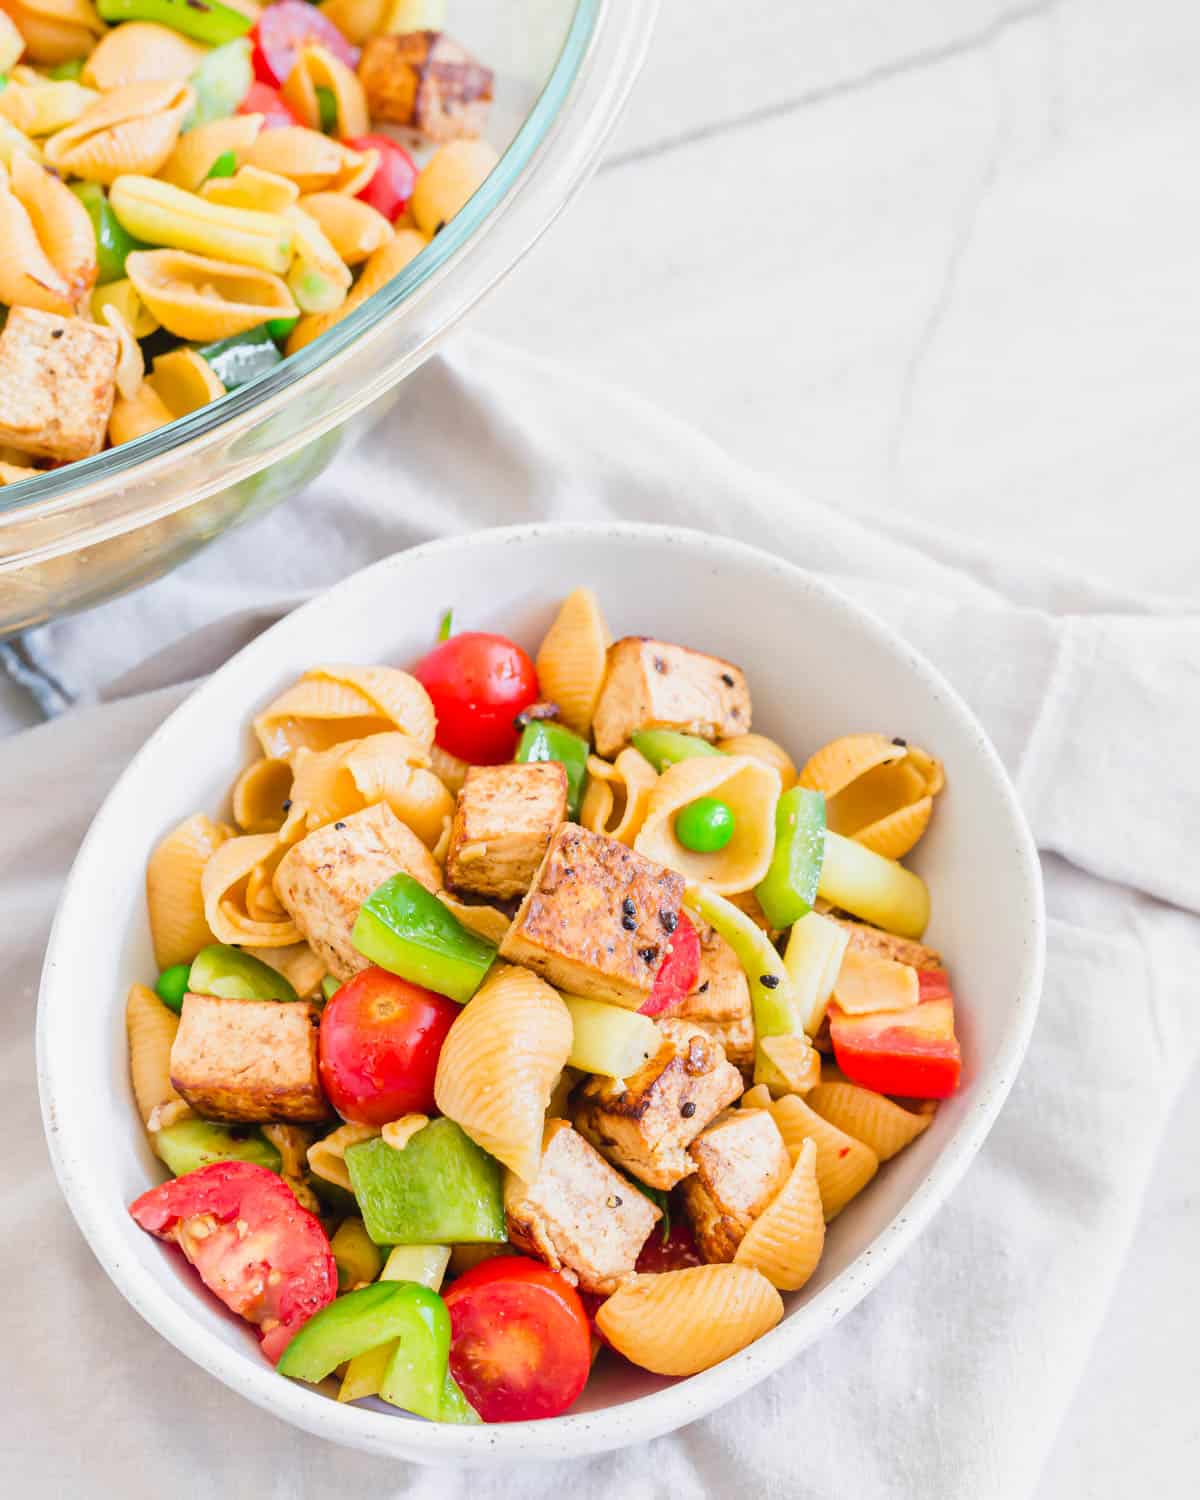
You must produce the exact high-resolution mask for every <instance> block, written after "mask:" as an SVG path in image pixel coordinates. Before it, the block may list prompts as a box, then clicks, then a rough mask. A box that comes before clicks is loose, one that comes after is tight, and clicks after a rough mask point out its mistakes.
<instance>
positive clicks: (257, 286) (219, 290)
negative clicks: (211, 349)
mask: <svg viewBox="0 0 1200 1500" xmlns="http://www.w3.org/2000/svg"><path fill="white" fill-rule="evenodd" d="M125 270H126V272H127V273H128V275H129V279H130V281H131V282H132V283H133V286H134V290H135V291H136V292H137V294H138V296H139V297H140V298H141V300H142V302H143V303H145V305H146V307H147V308H149V310H150V312H151V313H152V314H153V315H154V317H156V318H157V319H158V321H159V322H160V323H161V324H162V326H163V327H164V328H165V329H166V330H167V331H168V333H173V334H175V335H176V336H177V337H178V338H181V339H193V340H195V341H196V342H197V343H209V342H211V341H212V340H214V339H223V338H229V337H230V336H231V335H232V334H235V333H245V331H246V330H247V329H248V328H257V327H258V326H259V324H261V323H265V322H266V321H267V320H268V319H269V318H289V317H294V316H295V315H296V314H297V313H298V312H299V308H298V307H297V306H296V304H295V303H294V302H293V301H292V294H291V293H290V292H289V291H288V289H287V287H286V286H285V285H284V283H283V281H282V279H281V278H280V277H278V276H275V275H273V274H272V273H271V272H270V271H258V270H255V269H253V268H252V267H250V266H235V265H233V264H232V263H231V262H229V261H223V260H210V259H208V257H207V256H203V255H193V254H192V252H191V251H190V250H135V251H134V252H133V253H132V254H131V255H128V256H127V257H126V259H125Z"/></svg>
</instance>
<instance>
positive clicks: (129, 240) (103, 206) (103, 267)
mask: <svg viewBox="0 0 1200 1500" xmlns="http://www.w3.org/2000/svg"><path fill="white" fill-rule="evenodd" d="M71 191H72V192H73V193H74V194H75V196H76V197H77V198H78V199H79V201H80V203H82V204H83V206H84V208H86V209H87V211H88V217H89V218H90V219H91V221H92V228H93V229H94V230H95V231H96V285H97V286H106V285H107V284H108V283H109V282H110V281H120V280H121V278H122V277H123V276H124V275H125V257H126V256H127V255H129V254H130V253H131V252H132V251H134V250H145V249H146V248H147V246H145V245H144V244H143V243H142V242H141V240H135V239H134V237H133V235H131V234H130V233H129V232H128V231H127V230H126V229H125V228H124V227H123V226H122V224H121V221H120V220H119V219H118V218H117V216H116V214H115V213H113V211H112V208H111V206H110V204H109V201H108V195H107V194H106V193H105V191H104V189H103V188H102V187H101V186H100V184H99V183H98V182H73V183H72V184H71Z"/></svg>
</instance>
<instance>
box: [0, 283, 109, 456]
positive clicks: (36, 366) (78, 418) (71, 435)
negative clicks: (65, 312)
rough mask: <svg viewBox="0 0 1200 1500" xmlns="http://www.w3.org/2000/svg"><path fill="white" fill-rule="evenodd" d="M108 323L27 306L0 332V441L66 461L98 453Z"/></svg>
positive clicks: (105, 413)
mask: <svg viewBox="0 0 1200 1500" xmlns="http://www.w3.org/2000/svg"><path fill="white" fill-rule="evenodd" d="M117 352H118V343H117V336H116V334H115V333H114V332H113V331H112V329H111V328H101V327H100V326H99V325H98V324H96V323H85V322H84V321H83V319H82V318H64V317H61V316H60V315H59V314H57V313H46V312H39V311H37V310H36V309H35V308H32V307H14V308H11V309H10V310H9V314H8V322H7V323H6V324H5V325H4V332H3V333H0V446H6V447H11V448H17V449H19V450H20V451H21V452H22V453H31V454H33V455H35V456H36V457H38V458H52V459H55V460H56V461H58V462H60V463H67V462H70V461H72V460H74V459H77V458H87V457H89V456H90V455H91V454H93V453H99V452H100V449H101V448H102V447H103V446H104V434H105V431H106V429H107V427H108V418H109V414H110V413H111V411H112V407H113V399H114V397H115V396H116V391H117V383H116V382H117Z"/></svg>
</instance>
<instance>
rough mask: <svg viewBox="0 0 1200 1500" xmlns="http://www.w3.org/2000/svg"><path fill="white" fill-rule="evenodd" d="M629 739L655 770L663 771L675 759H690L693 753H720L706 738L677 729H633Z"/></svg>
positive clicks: (675, 760) (672, 763) (673, 762)
mask: <svg viewBox="0 0 1200 1500" xmlns="http://www.w3.org/2000/svg"><path fill="white" fill-rule="evenodd" d="M630 739H631V740H632V741H633V748H634V749H635V750H640V751H641V753H642V754H643V755H644V756H645V757H646V759H647V760H648V761H649V762H650V764H651V765H652V766H653V767H654V769H655V770H656V771H665V770H666V768H667V767H668V766H673V765H674V764H675V763H676V762H677V761H681V760H691V759H692V757H693V756H695V755H720V754H721V751H720V750H718V749H717V747H716V746H715V745H710V744H709V743H708V741H707V740H702V739H700V738H699V736H698V735H694V734H680V732H679V731H678V730H677V729H635V730H634V731H633V733H632V734H631V735H630Z"/></svg>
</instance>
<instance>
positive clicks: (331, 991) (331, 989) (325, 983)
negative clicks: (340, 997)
mask: <svg viewBox="0 0 1200 1500" xmlns="http://www.w3.org/2000/svg"><path fill="white" fill-rule="evenodd" d="M341 987H342V981H341V980H340V979H335V978H334V977H333V975H332V974H326V976H325V978H324V979H322V981H321V993H322V995H324V996H325V999H326V1001H329V1000H332V999H333V997H334V996H335V995H336V994H337V992H338V990H340V989H341Z"/></svg>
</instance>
